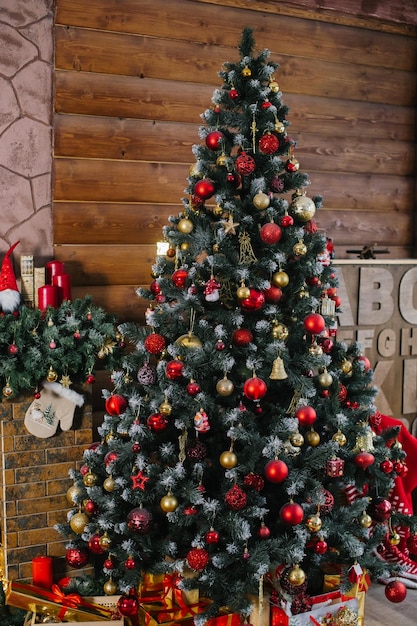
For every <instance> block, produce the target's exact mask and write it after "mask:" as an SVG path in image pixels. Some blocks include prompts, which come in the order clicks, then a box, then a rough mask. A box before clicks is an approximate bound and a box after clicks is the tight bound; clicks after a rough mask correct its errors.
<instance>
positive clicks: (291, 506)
mask: <svg viewBox="0 0 417 626" xmlns="http://www.w3.org/2000/svg"><path fill="white" fill-rule="evenodd" d="M279 518H280V520H281V522H282V523H283V524H288V526H296V525H297V524H301V522H302V521H303V519H304V511H303V508H302V507H301V506H300V505H299V504H297V503H296V502H287V504H284V505H283V506H282V507H281V508H280V510H279Z"/></svg>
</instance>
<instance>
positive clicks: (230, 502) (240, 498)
mask: <svg viewBox="0 0 417 626" xmlns="http://www.w3.org/2000/svg"><path fill="white" fill-rule="evenodd" d="M224 501H225V503H226V504H227V506H228V507H229V508H230V509H232V511H241V510H242V509H244V508H245V506H246V504H247V502H248V496H247V495H246V493H245V492H244V491H243V489H241V488H240V487H239V485H233V487H232V488H231V489H229V491H227V492H226V495H225V496H224Z"/></svg>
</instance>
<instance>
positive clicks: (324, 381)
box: [318, 372, 333, 387]
mask: <svg viewBox="0 0 417 626" xmlns="http://www.w3.org/2000/svg"><path fill="white" fill-rule="evenodd" d="M318 381H319V385H320V386H321V387H330V386H331V385H332V383H333V376H332V375H331V374H329V372H323V373H322V374H320V375H319V377H318Z"/></svg>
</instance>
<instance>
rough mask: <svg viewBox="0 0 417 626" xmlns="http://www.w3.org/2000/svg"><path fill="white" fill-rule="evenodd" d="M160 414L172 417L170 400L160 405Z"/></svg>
mask: <svg viewBox="0 0 417 626" xmlns="http://www.w3.org/2000/svg"><path fill="white" fill-rule="evenodd" d="M159 412H160V413H161V415H166V416H168V415H171V413H172V404H170V403H169V402H168V400H164V401H163V402H162V403H161V404H160V405H159Z"/></svg>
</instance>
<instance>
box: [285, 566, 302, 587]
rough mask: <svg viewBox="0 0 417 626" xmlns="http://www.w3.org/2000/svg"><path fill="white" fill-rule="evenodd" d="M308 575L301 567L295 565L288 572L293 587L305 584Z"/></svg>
mask: <svg viewBox="0 0 417 626" xmlns="http://www.w3.org/2000/svg"><path fill="white" fill-rule="evenodd" d="M305 579H306V575H305V572H304V570H302V569H301V567H300V566H299V565H294V567H293V568H292V569H290V571H289V572H288V581H289V583H290V584H291V585H293V587H300V585H303V584H304V583H305Z"/></svg>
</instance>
